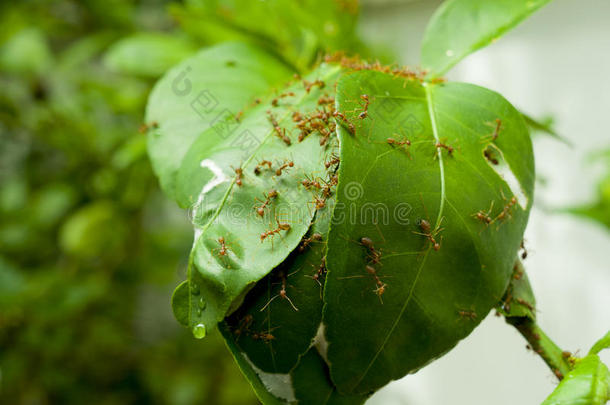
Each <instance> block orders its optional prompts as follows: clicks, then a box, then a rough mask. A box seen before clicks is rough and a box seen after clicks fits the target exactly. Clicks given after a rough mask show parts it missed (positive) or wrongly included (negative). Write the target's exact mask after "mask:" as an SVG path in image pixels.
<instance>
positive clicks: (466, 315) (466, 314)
mask: <svg viewBox="0 0 610 405" xmlns="http://www.w3.org/2000/svg"><path fill="white" fill-rule="evenodd" d="M458 314H459V315H460V318H461V319H470V320H471V321H474V320H476V319H477V313H476V312H474V311H464V310H460V311H458Z"/></svg>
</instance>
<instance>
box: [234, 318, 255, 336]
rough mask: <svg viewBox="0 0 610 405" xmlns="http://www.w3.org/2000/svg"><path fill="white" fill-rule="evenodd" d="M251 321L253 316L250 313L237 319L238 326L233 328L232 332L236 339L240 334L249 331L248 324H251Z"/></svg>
mask: <svg viewBox="0 0 610 405" xmlns="http://www.w3.org/2000/svg"><path fill="white" fill-rule="evenodd" d="M252 321H253V318H252V315H250V314H248V315H246V316H244V317H243V318H241V319H240V320H239V325H238V327H237V328H236V329H235V330H233V334H235V335H237V339H239V337H240V336H241V335H244V334H248V332H249V331H250V325H252Z"/></svg>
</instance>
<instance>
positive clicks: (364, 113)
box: [358, 94, 370, 120]
mask: <svg viewBox="0 0 610 405" xmlns="http://www.w3.org/2000/svg"><path fill="white" fill-rule="evenodd" d="M360 98H361V99H362V100H363V101H364V107H362V112H361V113H360V114H358V118H359V119H361V120H362V119H365V118H366V117H368V116H369V103H370V101H369V96H368V95H366V94H363V95H361V96H360Z"/></svg>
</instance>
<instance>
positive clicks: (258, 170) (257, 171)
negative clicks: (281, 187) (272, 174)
mask: <svg viewBox="0 0 610 405" xmlns="http://www.w3.org/2000/svg"><path fill="white" fill-rule="evenodd" d="M271 165H272V163H271V162H270V161H268V160H261V162H260V163H259V164H257V165H256V167H255V168H254V174H256V175H257V176H258V175H259V174H261V170H262V168H263V167H264V166H267V168H268V169H269V170H271Z"/></svg>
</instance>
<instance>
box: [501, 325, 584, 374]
mask: <svg viewBox="0 0 610 405" xmlns="http://www.w3.org/2000/svg"><path fill="white" fill-rule="evenodd" d="M506 322H507V323H508V324H510V325H512V326H514V327H515V328H516V329H517V330H518V331H519V333H521V335H522V336H523V337H524V338H525V340H527V341H528V343H529V344H530V346H531V348H532V350H533V351H534V352H535V353H536V354H538V355H539V356H540V357H541V358H542V360H544V362H545V363H546V364H547V366H549V368H550V369H551V371H552V372H553V374H555V376H556V377H557V378H558V379H559V380H562V379H563V376H565V375H566V374H567V373H569V372H570V370H571V369H572V365H571V364H570V361H569V356H565V355H564V352H563V351H562V350H561V349H560V348H559V346H557V345H556V344H555V343H554V342H553V341H552V340H551V338H549V337H548V336H547V334H546V333H544V331H543V330H542V329H540V326H538V324H537V323H536V322H534V321H532V320H531V319H529V318H527V317H507V318H506Z"/></svg>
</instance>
